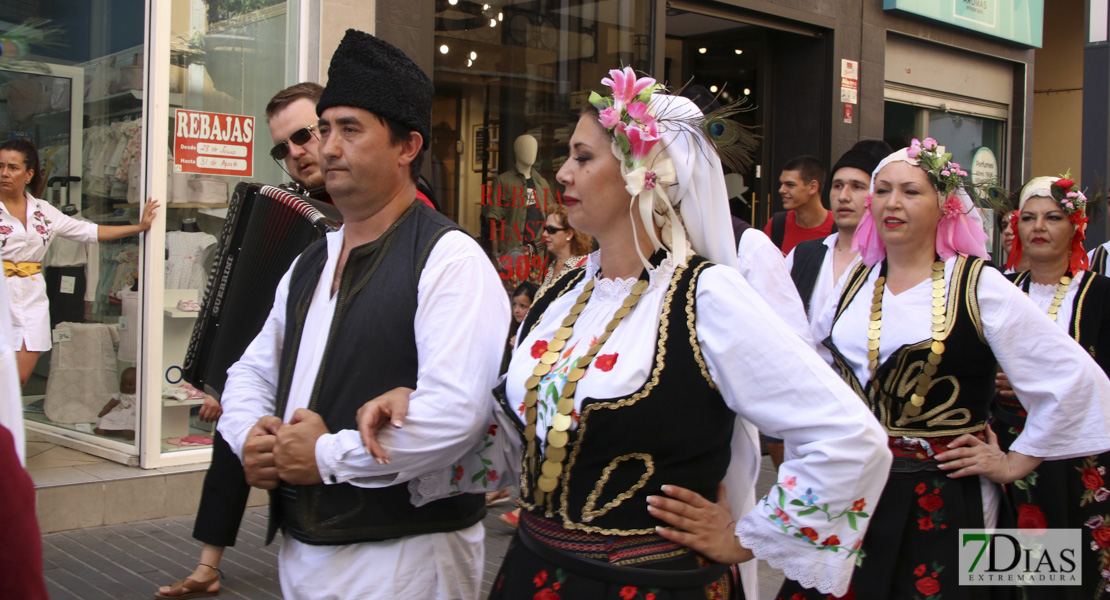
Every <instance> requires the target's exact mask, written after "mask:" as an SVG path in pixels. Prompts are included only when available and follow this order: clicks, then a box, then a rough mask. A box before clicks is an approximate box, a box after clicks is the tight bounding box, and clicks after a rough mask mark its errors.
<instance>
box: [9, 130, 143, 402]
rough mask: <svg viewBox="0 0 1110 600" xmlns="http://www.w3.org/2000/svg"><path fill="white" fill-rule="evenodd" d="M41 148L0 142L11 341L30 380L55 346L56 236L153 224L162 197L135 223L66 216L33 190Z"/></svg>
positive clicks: (114, 235) (115, 233) (115, 234)
mask: <svg viewBox="0 0 1110 600" xmlns="http://www.w3.org/2000/svg"><path fill="white" fill-rule="evenodd" d="M41 187H42V170H41V169H39V154H38V150H37V149H36V148H35V145H34V144H32V143H31V142H30V141H28V140H8V141H6V142H4V143H3V144H0V258H3V261H4V276H5V277H7V283H8V300H9V301H10V303H11V311H12V327H13V330H14V333H15V336H14V337H13V338H12V339H11V340H5V341H4V343H10V344H11V345H12V350H14V351H15V357H16V363H17V364H18V365H19V380H20V383H27V379H28V378H29V377H30V376H31V371H32V370H33V369H34V368H35V362H36V361H38V357H39V354H41V353H42V352H45V351H46V350H49V349H50V346H51V344H50V313H49V310H50V305H49V300H48V299H47V296H46V281H45V280H44V279H43V276H42V274H41V273H42V259H43V257H44V256H45V255H46V248H47V246H48V245H49V244H50V240H52V239H53V238H54V236H56V235H57V236H61V237H64V238H66V239H69V240H73V241H75V242H81V243H88V242H96V241H107V240H116V239H119V238H122V237H127V236H129V235H135V234H138V233H140V232H143V231H147V230H149V229H150V226H151V224H153V223H154V217H155V214H156V211H155V209H157V208H158V202H156V201H151V202H147V203H146V204H145V205H143V212H142V216H141V217H140V219H139V223H138V224H136V225H97V224H96V223H89V222H87V221H79V220H77V219H74V218H71V217H68V216H66V215H65V214H63V213H62V211H60V210H58V209H57V208H54V206H52V205H51V204H50V203H49V202H46V201H44V200H39V199H38V198H35V197H34V196H33V195H31V191H35V192H36V193H37V192H39V191H41V190H40V188H41Z"/></svg>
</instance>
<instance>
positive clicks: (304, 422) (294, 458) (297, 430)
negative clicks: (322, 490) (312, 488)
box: [274, 408, 328, 485]
mask: <svg viewBox="0 0 1110 600" xmlns="http://www.w3.org/2000/svg"><path fill="white" fill-rule="evenodd" d="M325 433H328V427H327V425H324V419H322V418H321V417H320V415H319V414H317V413H314V412H312V411H311V410H308V409H306V408H298V409H297V410H296V411H294V412H293V419H292V420H290V421H289V423H287V424H285V425H282V426H281V428H280V429H278V432H277V444H276V445H275V446H274V464H275V465H277V472H278V477H280V478H281V480H282V481H284V482H286V483H292V484H294V485H311V484H314V483H321V482H323V478H321V477H320V469H319V468H317V466H316V440H318V439H320V436H322V435H324V434H325Z"/></svg>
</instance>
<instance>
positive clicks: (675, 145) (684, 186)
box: [611, 94, 737, 269]
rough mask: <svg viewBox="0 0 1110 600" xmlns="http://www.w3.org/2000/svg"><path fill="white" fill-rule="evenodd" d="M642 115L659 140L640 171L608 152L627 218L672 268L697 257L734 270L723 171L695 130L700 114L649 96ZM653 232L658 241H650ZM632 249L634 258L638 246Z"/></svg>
mask: <svg viewBox="0 0 1110 600" xmlns="http://www.w3.org/2000/svg"><path fill="white" fill-rule="evenodd" d="M648 112H649V113H650V114H651V115H652V116H653V117H655V119H656V122H657V123H658V127H659V137H660V140H659V143H657V144H656V145H655V146H654V147H653V148H652V149H651V152H650V153H649V154H648V156H647V158H646V159H645V160H644V166H642V167H639V168H636V169H630V168H629V167H628V166H627V165H626V164H625V162H624V155H623V153H622V152H621V148H620V146H619V145H618V144H617V143H616V141H614V142H613V144H612V146H611V149H612V152H613V155H614V156H616V157H617V160H618V161H619V162H620V165H621V175H622V177H623V178H624V182H625V190H626V191H627V192H628V193H629V194H630V195H631V196H632V198H631V203H630V205H629V217H630V218H633V219H634V218H635V217H634V215H639V217H640V221H641V223H643V225H644V229H645V230H646V231H647V234H648V237H649V238H650V239H651V243H652V247H653V248H655V249H656V250H658V249H659V248H664V247H665V248H667V249H669V250H670V251H671V253H672V255H673V257H674V263H675V266H683V265H685V264H686V260H687V259H688V258H689V257H690V256H692V255H693V254H699V255H701V256H704V257H706V258H708V259H709V260H711V261H713V262H715V263H718V264H723V265H729V266H732V267H736V266H737V260H736V244H735V242H734V241H733V239H732V237H733V235H732V222H731V219H730V216H729V215H730V213H729V210H728V192H727V190H726V186H725V176H724V170H723V169H722V167H721V159H720V158H719V157H718V156H717V152H716V149H715V148H714V147H713V142H711V141H709V140H708V139H707V138H706V137H705V135H704V134H703V133H702V131H701V129H700V128H701V120H702V119H703V118H704V117H703V115H702V112H701V110H700V109H698V107H697V105H696V104H694V103H693V102H691V101H690V100H689V99H687V98H684V97H681V96H671V95H667V94H652V96H651V103H650V104H649V105H648ZM676 209H677V210H676ZM656 226H659V228H660V233H661V236H662V240H660V239H659V236H656V235H655V227H656ZM633 232H635V228H633ZM636 244H637V252H638V251H639V250H638V248H639V241H638V240H637V241H636ZM640 260H641V262H643V263H644V267H645V268H648V269H650V268H651V264H650V263H649V262H648V260H647V257H645V256H643V255H640Z"/></svg>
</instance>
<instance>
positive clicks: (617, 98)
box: [601, 67, 655, 113]
mask: <svg viewBox="0 0 1110 600" xmlns="http://www.w3.org/2000/svg"><path fill="white" fill-rule="evenodd" d="M610 77H611V78H612V79H610ZM601 83H602V85H607V86H609V87H610V88H612V90H613V107H614V108H616V109H617V112H618V113H619V112H621V110H622V109H623V108H624V107H625V106H627V105H628V104H629V103H630V102H632V101H633V100H635V99H636V96H639V95H640V92H642V91H644V90H645V89H647V88H649V87H651V86H654V85H655V80H654V79H652V78H651V77H644V78H642V79H636V72H635V71H633V70H632V67H625V68H624V69H623V70H618V69H612V70H610V71H609V77H605V78H604V79H602V80H601Z"/></svg>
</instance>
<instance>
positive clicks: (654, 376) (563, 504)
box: [547, 267, 686, 535]
mask: <svg viewBox="0 0 1110 600" xmlns="http://www.w3.org/2000/svg"><path fill="white" fill-rule="evenodd" d="M685 272H686V267H677V268H675V270H674V275H672V276H671V283H670V287H669V288H668V289H667V295H666V296H665V297H664V298H663V312H662V314H661V315H660V316H659V341H658V343H657V344H656V354H655V368H654V369H652V371H651V379H649V380H648V382H647V383H646V384H644V387H643V389H642V390H640V391H639V392H637V393H635V394H633V395H631V396H628V397H627V398H622V399H620V400H617V401H614V402H594V403H592V404H588V405H586V406H584V407H582V413H581V414H580V415H579V417H578V435H577V436H575V439H574V441H573V442H570V443H568V444H567V445H568V446H573V447H572V448H571V450H570V455H569V456H568V457H567V466H566V469H565V470H564V471H563V476H562V480H561V481H560V482H559V486H560V487H561V488H562V490H563V492H562V494H560V496H559V500H560V506H559V516H561V517H562V519H563V528H564V529H576V530H579V531H588V532H591V533H600V534H602V535H640V534H646V533H655V529H654V528H651V529H605V528H602V527H594V526H592V525H582V524H580V523H575V522H574V521H572V520H571V519H570V516H569V515H568V514H567V505H568V495H569V491H570V475H571V472H572V471H573V470H574V463H575V461H576V460H577V459H578V453H579V451H580V450H581V449H582V439H583V438H584V437H585V435H586V421H587V419H588V417H589V416H590V414H591V413H592V412H593V411H595V410H600V409H603V408H604V409H609V410H616V409H618V408H621V407H624V406H631V405H633V404H635V403H636V402H637V401H639V400H640V399H641V398H646V397H647V396H648V394H650V393H651V390H652V389H654V388H655V386H656V385H658V384H659V374H660V373H661V372H662V371H663V365H664V362H665V359H666V356H667V327H668V326H669V325H670V322H671V318H670V314H671V302H672V301H673V300H674V293H675V291H677V290H678V282H679V279H680V278H681V277H682V274H683V273H685ZM556 489H558V488H556ZM554 495H555V493H554V492H552V493H551V494H548V497H549V498H551V497H552V496H554ZM550 502H551V501H550V500H549V504H548V506H549V507H550V506H551V504H550ZM549 510H550V509H549ZM547 517H549V518H550V517H554V514H552V513H551V512H549V513H548V514H547Z"/></svg>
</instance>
